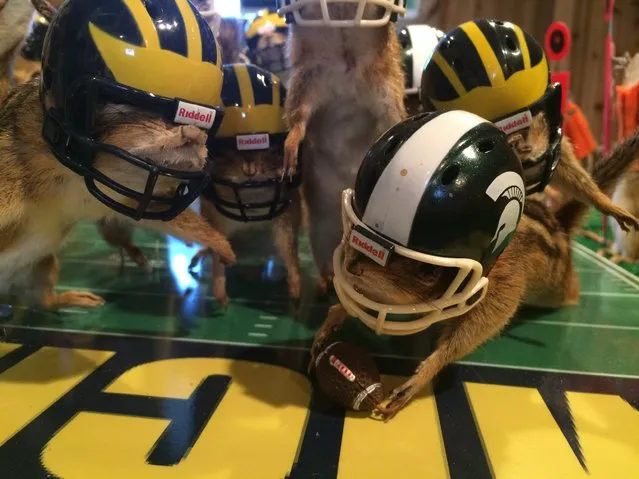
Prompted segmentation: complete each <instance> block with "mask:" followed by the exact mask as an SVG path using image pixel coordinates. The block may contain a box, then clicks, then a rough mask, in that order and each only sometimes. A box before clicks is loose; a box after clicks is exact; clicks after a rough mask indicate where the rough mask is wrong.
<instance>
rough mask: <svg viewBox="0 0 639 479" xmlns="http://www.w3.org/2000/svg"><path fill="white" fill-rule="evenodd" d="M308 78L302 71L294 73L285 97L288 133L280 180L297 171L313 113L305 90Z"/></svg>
mask: <svg viewBox="0 0 639 479" xmlns="http://www.w3.org/2000/svg"><path fill="white" fill-rule="evenodd" d="M308 76H309V75H308V74H306V73H305V72H304V71H296V72H294V73H293V76H292V77H291V81H290V87H289V89H288V92H289V93H288V96H287V97H286V120H287V123H288V130H289V131H288V134H287V135H286V140H285V142H284V165H283V166H284V167H283V170H282V178H284V176H285V175H288V176H289V177H292V176H293V174H294V173H295V170H296V169H297V164H298V162H299V149H300V145H301V144H302V141H304V137H305V136H306V127H307V126H308V123H309V121H310V120H311V115H312V113H313V104H312V103H311V100H310V97H309V95H308V92H307V88H306V85H307V80H308ZM315 101H317V99H315Z"/></svg>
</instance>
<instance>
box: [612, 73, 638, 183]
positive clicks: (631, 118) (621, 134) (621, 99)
mask: <svg viewBox="0 0 639 479" xmlns="http://www.w3.org/2000/svg"><path fill="white" fill-rule="evenodd" d="M616 90H617V117H618V124H619V126H618V127H617V132H618V133H617V139H618V140H619V141H620V142H621V141H624V140H625V139H626V138H628V137H629V136H630V135H632V134H633V133H634V132H635V130H636V129H637V126H639V112H638V111H637V98H639V83H635V84H634V85H617V87H616ZM632 171H639V161H637V162H635V163H634V165H633V166H632Z"/></svg>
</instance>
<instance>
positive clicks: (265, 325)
mask: <svg viewBox="0 0 639 479" xmlns="http://www.w3.org/2000/svg"><path fill="white" fill-rule="evenodd" d="M253 326H255V327H256V328H257V329H273V325H272V324H262V323H255V324H254V325H253Z"/></svg>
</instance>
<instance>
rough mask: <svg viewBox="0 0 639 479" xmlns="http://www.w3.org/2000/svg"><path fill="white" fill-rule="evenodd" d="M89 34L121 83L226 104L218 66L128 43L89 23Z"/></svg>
mask: <svg viewBox="0 0 639 479" xmlns="http://www.w3.org/2000/svg"><path fill="white" fill-rule="evenodd" d="M136 18H137V17H136ZM89 32H90V33H91V37H92V38H93V41H94V42H95V45H96V47H97V49H98V51H99V52H100V55H101V56H102V59H103V60H104V62H105V64H106V65H107V67H109V70H111V73H112V74H113V76H114V77H115V80H116V81H117V82H119V83H122V84H124V85H128V86H131V87H133V88H138V89H140V90H144V91H148V92H151V93H155V94H156V95H161V96H165V97H168V98H182V99H184V100H186V101H192V102H194V103H201V104H203V105H209V106H219V105H221V104H222V100H221V98H220V94H219V92H221V91H222V71H221V70H220V68H219V67H218V66H216V65H213V64H212V63H208V62H202V61H193V60H192V59H189V58H186V57H183V56H182V55H178V54H177V53H174V52H171V51H168V50H161V49H160V48H159V47H158V48H151V47H148V46H147V47H146V48H145V47H140V46H137V45H133V44H130V43H127V42H124V41H122V40H120V39H118V38H114V37H112V36H111V35H109V34H108V33H106V32H104V31H102V30H101V29H100V28H98V27H97V26H95V25H94V24H93V23H89Z"/></svg>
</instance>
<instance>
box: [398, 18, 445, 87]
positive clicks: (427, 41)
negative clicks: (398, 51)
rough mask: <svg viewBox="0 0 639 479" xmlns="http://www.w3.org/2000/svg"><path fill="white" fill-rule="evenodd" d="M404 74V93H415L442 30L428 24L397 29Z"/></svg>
mask: <svg viewBox="0 0 639 479" xmlns="http://www.w3.org/2000/svg"><path fill="white" fill-rule="evenodd" d="M398 35H399V42H400V43H401V45H402V54H403V57H404V73H405V75H406V89H405V92H404V94H405V95H417V94H418V93H419V87H420V85H421V82H422V70H423V68H424V65H425V64H426V61H427V60H428V59H430V56H431V55H432V53H433V50H435V47H436V46H437V43H439V40H440V39H441V38H442V37H443V36H444V32H442V31H441V30H438V29H437V28H434V27H431V26H429V25H406V26H403V27H401V28H399V29H398Z"/></svg>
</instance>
